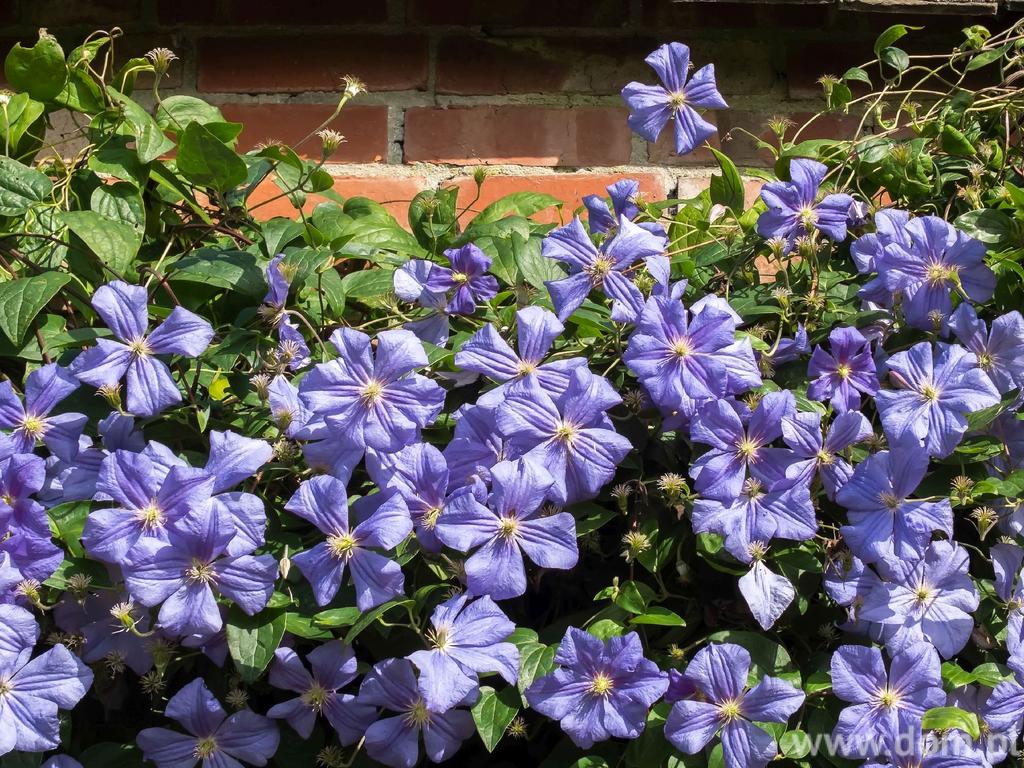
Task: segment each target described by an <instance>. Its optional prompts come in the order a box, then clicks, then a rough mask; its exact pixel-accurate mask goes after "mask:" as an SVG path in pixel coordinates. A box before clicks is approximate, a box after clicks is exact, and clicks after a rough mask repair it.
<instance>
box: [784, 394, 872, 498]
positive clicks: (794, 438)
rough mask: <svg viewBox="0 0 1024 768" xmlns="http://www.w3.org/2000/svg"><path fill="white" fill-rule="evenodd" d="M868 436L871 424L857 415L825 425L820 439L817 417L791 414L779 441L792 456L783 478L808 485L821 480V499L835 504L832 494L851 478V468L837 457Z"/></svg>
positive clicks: (836, 419)
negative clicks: (824, 496) (825, 429)
mask: <svg viewBox="0 0 1024 768" xmlns="http://www.w3.org/2000/svg"><path fill="white" fill-rule="evenodd" d="M871 435H872V431H871V424H870V422H869V421H868V420H867V419H866V418H864V415H863V414H862V413H860V412H859V411H847V412H846V413H842V414H840V415H839V416H837V417H836V418H835V419H834V420H833V421H832V424H831V425H829V428H828V432H827V433H826V434H825V436H824V439H823V438H822V434H821V414H820V413H807V412H800V413H795V414H793V415H792V416H787V417H786V418H784V419H783V420H782V437H783V439H784V440H785V441H786V445H788V446H789V448H790V450H791V451H792V452H793V459H794V460H793V462H792V463H791V464H790V465H789V466H788V467H786V477H787V478H789V479H792V480H796V481H797V482H802V483H805V484H810V483H811V481H812V480H813V479H814V477H815V475H817V476H818V477H819V478H821V485H822V487H823V488H824V489H825V495H826V496H828V498H829V499H830V500H832V501H835V497H836V492H837V491H838V490H839V489H840V488H842V487H843V486H844V485H845V484H846V483H847V482H848V481H849V479H850V478H851V477H852V476H853V467H851V466H850V464H849V463H848V462H847V461H846V459H844V458H843V457H842V456H841V455H840V454H841V453H842V452H843V451H845V450H846V449H847V448H849V447H850V446H851V445H853V444H854V443H859V442H861V441H862V440H866V439H867V438H868V437H870V436H871Z"/></svg>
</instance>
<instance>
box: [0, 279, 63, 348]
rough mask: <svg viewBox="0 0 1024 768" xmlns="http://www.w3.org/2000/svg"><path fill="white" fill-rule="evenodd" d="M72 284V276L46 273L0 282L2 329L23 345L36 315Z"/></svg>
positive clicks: (15, 342)
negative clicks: (59, 292) (60, 291)
mask: <svg viewBox="0 0 1024 768" xmlns="http://www.w3.org/2000/svg"><path fill="white" fill-rule="evenodd" d="M70 281H71V275H69V274H66V273H61V272H44V273H43V274H41V275H35V276H33V277H19V278H18V279H17V280H11V281H10V282H7V283H0V329H2V330H3V332H4V335H5V336H7V338H8V339H10V340H11V342H12V343H14V344H20V343H21V340H22V339H24V338H25V334H26V333H27V332H28V329H29V327H30V326H31V325H32V321H33V320H35V318H36V315H38V314H39V312H40V310H42V308H43V307H45V306H46V305H47V303H48V302H49V301H50V299H52V298H53V297H54V296H55V295H56V294H57V291H59V290H60V289H61V288H63V287H64V286H65V285H66V284H67V283H69V282H70Z"/></svg>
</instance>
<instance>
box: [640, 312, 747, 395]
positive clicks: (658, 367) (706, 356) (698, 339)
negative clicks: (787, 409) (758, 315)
mask: <svg viewBox="0 0 1024 768" xmlns="http://www.w3.org/2000/svg"><path fill="white" fill-rule="evenodd" d="M622 359H623V361H625V363H626V365H627V366H628V367H629V369H630V370H631V371H632V372H633V373H635V374H636V376H637V378H638V379H640V382H641V383H642V384H643V385H644V388H645V389H646V390H647V391H648V392H649V393H650V395H651V399H652V400H653V401H654V402H655V404H656V405H658V406H660V407H663V408H671V409H673V410H680V411H687V412H689V413H692V412H693V411H694V410H696V408H697V407H698V405H699V404H700V403H703V402H706V401H707V400H712V399H715V400H717V399H719V398H722V397H724V396H726V395H735V394H740V393H742V392H746V391H747V390H749V389H752V388H753V387H758V386H760V385H761V377H760V375H759V374H758V372H757V363H756V361H755V360H754V354H753V350H752V349H751V346H750V341H749V339H742V340H740V341H737V340H736V323H735V321H734V320H733V318H732V316H731V314H729V313H728V312H725V311H724V310H723V309H721V308H720V307H718V306H716V305H709V306H706V307H704V308H703V309H701V310H700V311H699V312H695V313H694V314H693V315H692V316H691V314H690V313H689V312H687V310H686V308H685V307H684V306H683V305H682V303H681V302H679V301H674V300H672V299H669V298H668V297H660V296H656V297H653V298H651V299H648V301H647V304H646V306H645V307H644V311H643V313H642V314H641V315H640V319H639V320H638V322H637V327H636V330H635V331H634V332H633V334H632V336H630V339H629V345H628V346H627V348H626V351H625V353H624V354H623V356H622Z"/></svg>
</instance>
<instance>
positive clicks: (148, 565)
mask: <svg viewBox="0 0 1024 768" xmlns="http://www.w3.org/2000/svg"><path fill="white" fill-rule="evenodd" d="M235 534H236V529H235V526H234V525H233V524H232V523H231V521H229V520H227V519H225V518H224V517H222V516H221V515H215V514H211V513H210V512H208V511H205V512H202V513H191V514H189V515H186V516H185V517H183V518H181V519H180V520H178V521H177V522H176V523H175V525H174V527H173V528H172V529H169V530H168V531H167V542H166V543H165V542H162V541H159V540H158V539H154V538H150V537H142V538H140V539H139V540H138V542H136V544H135V546H134V547H133V548H132V550H131V551H130V552H129V553H128V556H127V558H126V559H125V560H124V561H123V562H122V564H121V568H122V571H123V572H124V582H125V586H126V587H127V589H128V593H129V594H130V595H131V596H132V597H133V598H134V599H135V600H137V601H138V602H140V603H142V604H143V605H145V606H148V607H151V608H152V607H155V606H157V605H159V606H160V614H159V627H160V628H161V629H163V630H164V631H166V632H168V633H169V634H171V635H174V636H181V635H192V634H206V635H208V634H211V633H213V632H216V631H217V630H219V629H220V628H221V626H222V625H223V619H222V618H221V614H220V611H219V610H218V608H217V601H216V598H215V597H214V592H213V590H214V589H216V590H217V592H218V593H220V594H221V595H223V596H224V597H226V598H228V599H230V600H233V601H234V602H235V604H236V605H238V607H239V608H241V609H242V610H243V611H244V612H245V613H246V614H248V615H250V616H251V615H253V614H255V613H256V612H257V611H260V610H262V609H263V608H264V607H266V605H267V601H268V600H270V595H271V593H272V592H273V591H274V579H275V577H276V576H277V562H276V561H275V560H274V558H273V556H271V555H242V556H240V557H231V556H225V555H226V553H227V550H228V546H229V545H230V544H231V541H232V539H234V537H235Z"/></svg>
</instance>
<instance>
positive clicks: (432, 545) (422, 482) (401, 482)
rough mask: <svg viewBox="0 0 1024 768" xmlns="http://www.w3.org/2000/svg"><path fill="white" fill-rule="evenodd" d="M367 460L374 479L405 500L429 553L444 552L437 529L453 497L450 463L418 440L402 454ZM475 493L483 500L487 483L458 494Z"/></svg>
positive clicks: (384, 488) (415, 526)
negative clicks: (449, 492)
mask: <svg viewBox="0 0 1024 768" xmlns="http://www.w3.org/2000/svg"><path fill="white" fill-rule="evenodd" d="M373 459H374V460H373V461H369V460H368V461H367V470H368V471H369V474H370V478H371V479H372V480H373V481H374V482H375V483H376V484H377V485H378V486H379V487H380V489H381V490H382V491H385V492H388V491H393V492H395V493H397V494H398V495H399V496H401V497H402V499H403V500H404V501H405V505H406V507H407V508H408V510H409V514H410V515H411V517H412V524H413V527H414V529H415V530H416V539H417V540H418V541H419V543H420V546H421V547H423V549H424V551H426V552H440V551H441V548H442V546H443V545H442V544H441V542H440V540H439V539H438V538H437V533H436V531H435V529H436V527H437V521H438V519H439V518H440V517H441V516H442V515H443V514H444V512H445V509H447V507H448V504H449V502H450V500H451V497H450V496H449V494H448V488H449V486H450V480H449V472H448V462H447V461H445V457H444V455H443V454H442V453H441V452H440V451H439V450H437V448H435V447H434V446H432V445H430V444H429V443H416V444H415V445H410V446H407V447H405V448H403V449H402V450H400V451H399V452H398V453H389V454H380V455H374V456H373ZM469 492H472V493H475V494H476V495H477V500H478V501H482V500H483V496H485V495H486V494H485V493H484V492H483V486H474V487H471V488H465V489H459V488H457V489H456V491H455V493H469Z"/></svg>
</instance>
